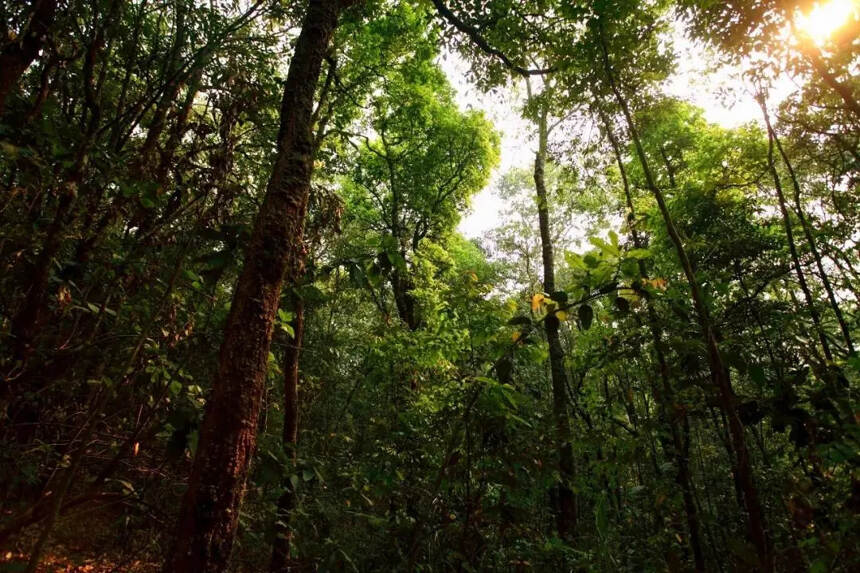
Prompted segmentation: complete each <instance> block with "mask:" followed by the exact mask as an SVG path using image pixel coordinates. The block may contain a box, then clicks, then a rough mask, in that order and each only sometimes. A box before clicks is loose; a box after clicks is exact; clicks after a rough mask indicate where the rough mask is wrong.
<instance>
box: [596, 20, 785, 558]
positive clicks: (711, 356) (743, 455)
mask: <svg viewBox="0 0 860 573" xmlns="http://www.w3.org/2000/svg"><path fill="white" fill-rule="evenodd" d="M598 26H599V30H598V41H599V43H600V48H601V51H602V56H603V67H604V71H605V73H606V80H607V83H608V84H609V88H610V89H611V91H612V93H613V95H614V96H615V99H616V102H617V103H618V105H619V107H620V108H621V112H622V114H623V115H624V120H625V123H626V124H627V129H628V132H629V134H630V138H631V139H632V140H633V146H634V148H635V150H636V155H637V157H638V159H639V162H640V164H641V165H642V171H643V173H644V175H645V181H646V185H647V186H648V189H649V190H650V191H651V193H652V194H653V195H654V199H655V200H656V202H657V207H658V208H659V210H660V215H661V216H662V218H663V223H664V225H665V226H666V231H667V233H668V235H669V238H670V240H671V241H672V244H673V245H674V247H675V251H676V253H677V255H678V259H679V260H680V263H681V268H682V269H683V271H684V275H685V277H686V279H687V283H688V285H689V287H690V298H691V299H692V301H693V307H694V309H695V312H696V319H697V322H698V324H699V328H700V330H701V333H702V338H703V339H704V343H705V349H706V353H707V359H708V366H709V369H710V374H711V380H712V382H713V383H714V386H715V387H716V389H717V395H718V398H719V403H720V407H721V409H722V411H723V412H724V413H725V415H726V418H727V420H728V427H729V433H730V435H731V443H732V449H733V452H734V457H735V461H736V464H735V469H736V478H737V481H738V483H739V486H740V489H741V491H742V493H743V496H742V497H743V506H744V509H745V510H746V514H747V519H746V523H747V534H748V535H749V538H750V540H751V541H752V542H753V545H755V548H756V552H757V554H758V558H759V562H760V566H761V568H762V569H763V570H764V571H772V570H773V552H772V547H771V542H770V539H769V536H768V534H767V525H766V523H765V518H764V512H763V510H762V507H761V503H760V502H759V499H758V489H757V487H756V485H755V480H754V478H753V471H752V463H751V461H750V454H749V449H748V448H747V444H746V437H745V436H744V426H743V423H742V422H741V419H740V416H739V414H738V408H737V397H736V396H735V394H734V391H733V390H732V385H731V378H730V376H729V370H728V367H727V366H726V365H725V364H724V362H723V357H722V354H721V353H720V348H719V343H718V342H717V334H716V332H715V330H714V326H713V322H712V320H711V316H710V312H709V310H708V307H707V304H706V303H705V298H704V296H703V294H702V291H701V287H700V286H699V281H698V279H697V278H696V273H695V271H694V269H693V264H692V262H691V261H690V258H689V256H688V255H687V251H686V249H685V248H684V243H683V241H682V239H681V235H680V234H679V233H678V229H677V228H676V227H675V222H674V221H673V219H672V215H671V213H670V212H669V207H668V205H667V204H666V199H665V197H664V196H663V192H662V190H661V189H660V187H659V186H658V185H657V183H656V181H655V179H654V175H653V173H652V171H651V168H650V165H649V163H648V158H647V157H646V155H645V149H644V148H643V147H642V142H641V140H640V139H639V133H638V131H637V129H636V125H635V123H634V122H633V115H632V114H631V112H630V108H629V106H628V105H627V100H626V99H625V98H624V96H623V95H622V93H621V91H620V89H619V88H618V85H617V83H616V80H615V76H614V74H613V71H612V65H611V63H610V60H609V50H608V48H607V46H606V38H605V35H604V31H603V26H602V23H599V24H598Z"/></svg>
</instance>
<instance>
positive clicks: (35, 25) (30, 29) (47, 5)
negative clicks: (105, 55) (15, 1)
mask: <svg viewBox="0 0 860 573" xmlns="http://www.w3.org/2000/svg"><path fill="white" fill-rule="evenodd" d="M31 4H32V10H31V12H32V17H31V19H30V21H29V24H28V25H27V26H26V29H25V30H24V31H23V33H22V34H21V35H20V39H16V40H15V41H13V42H9V43H8V44H7V45H6V47H5V48H3V51H2V52H0V114H2V113H3V109H4V107H5V104H6V98H7V97H8V95H9V94H10V93H11V92H12V90H14V89H15V87H16V86H17V85H18V80H19V79H20V78H21V76H22V75H23V74H24V72H25V71H26V70H27V68H28V67H30V64H31V63H32V62H33V60H35V59H36V57H37V56H38V55H39V50H41V49H42V46H43V45H44V44H45V38H46V36H47V35H48V34H49V32H50V29H51V26H52V25H53V23H54V17H55V15H56V12H57V0H32V2H31Z"/></svg>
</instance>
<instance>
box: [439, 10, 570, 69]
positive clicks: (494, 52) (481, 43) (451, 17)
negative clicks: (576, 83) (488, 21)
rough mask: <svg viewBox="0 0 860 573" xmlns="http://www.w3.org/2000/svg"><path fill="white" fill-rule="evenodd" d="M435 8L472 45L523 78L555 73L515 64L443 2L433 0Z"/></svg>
mask: <svg viewBox="0 0 860 573" xmlns="http://www.w3.org/2000/svg"><path fill="white" fill-rule="evenodd" d="M432 2H433V6H435V7H436V10H437V11H438V12H439V15H440V16H442V18H444V19H445V20H447V21H448V23H449V24H451V25H452V26H454V28H456V29H457V30H459V31H460V32H463V33H464V34H466V36H468V37H469V39H470V40H472V43H474V44H475V45H476V46H478V48H480V49H481V51H483V52H484V53H486V54H487V55H490V56H493V57H495V58H498V59H499V60H500V61H501V62H502V63H503V64H504V65H505V67H506V68H508V69H509V70H511V71H512V72H515V73H516V74H518V75H521V76H526V77H528V76H539V75H544V74H549V73H552V72H554V71H555V69H554V68H544V69H529V68H525V67H523V66H520V65H518V64H515V63H514V62H513V61H512V60H511V59H510V58H509V57H508V56H507V55H506V54H505V53H504V52H502V51H501V50H499V49H497V48H494V47H492V46H491V45H490V44H489V42H487V40H485V39H484V37H483V36H481V33H480V32H478V30H476V29H475V28H473V27H472V26H469V25H468V24H466V23H465V22H464V21H463V20H461V19H460V18H458V17H457V15H456V14H454V13H453V12H452V11H451V10H450V9H449V8H448V7H447V6H446V5H445V4H444V2H442V0H432Z"/></svg>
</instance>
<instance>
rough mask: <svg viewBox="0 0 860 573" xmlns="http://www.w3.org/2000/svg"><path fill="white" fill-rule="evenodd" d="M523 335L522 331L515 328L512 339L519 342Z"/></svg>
mask: <svg viewBox="0 0 860 573" xmlns="http://www.w3.org/2000/svg"><path fill="white" fill-rule="evenodd" d="M522 335H523V333H522V332H520V331H519V330H515V331H514V333H513V334H512V335H511V340H513V341H514V342H518V341H519V339H520V337H521V336H522Z"/></svg>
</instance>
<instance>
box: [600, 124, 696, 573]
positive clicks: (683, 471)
mask: <svg viewBox="0 0 860 573" xmlns="http://www.w3.org/2000/svg"><path fill="white" fill-rule="evenodd" d="M597 109H598V114H599V115H600V118H601V120H602V122H603V126H604V129H605V130H606V134H607V138H608V139H609V143H610V145H611V146H612V152H613V154H614V155H615V161H616V163H617V165H618V169H619V170H620V172H621V182H622V184H623V187H624V199H625V202H626V203H627V211H628V212H627V216H628V222H629V223H630V235H631V238H632V240H633V246H634V247H636V248H637V249H641V248H644V247H645V243H644V241H643V240H642V238H641V236H640V235H639V233H638V231H637V230H636V226H635V221H636V210H635V208H634V206H633V197H632V194H631V193H630V184H629V182H628V180H627V170H626V169H625V168H624V162H623V161H622V158H621V146H620V144H619V142H618V139H617V138H616V137H615V133H614V132H613V131H612V124H611V123H610V122H609V118H608V117H607V116H606V113H605V112H604V111H603V110H602V109H600V107H598V108H597ZM660 151H661V154H663V158H664V161H666V168H667V170H668V171H669V177H670V182H671V185H672V186H673V187H674V185H675V178H674V172H673V170H672V169H671V165H670V164H669V160H668V157H666V155H665V153H664V152H663V149H662V148H661V150H660ZM638 263H639V274H640V275H642V278H643V279H647V278H648V273H647V269H646V268H645V262H644V261H642V260H641V259H639V260H638ZM647 306H648V329H649V331H650V333H651V341H652V344H653V345H654V355H655V356H656V358H657V365H658V370H659V372H660V381H661V383H662V386H663V387H662V390H658V389H657V388H656V387H654V394H655V396H654V397H655V400H656V401H657V404H658V407H659V408H660V413H661V417H662V418H664V422H665V423H667V424H668V426H669V430H670V434H671V436H672V444H671V451H672V455H673V458H674V460H675V464H676V465H677V473H676V474H675V481H676V483H677V484H678V485H679V486H680V487H681V492H682V493H683V499H684V511H685V513H686V516H687V527H688V529H689V530H690V537H689V541H690V550H691V551H692V553H693V562H694V564H695V568H696V571H697V572H698V571H704V570H705V556H704V552H703V551H702V540H701V531H700V527H699V516H698V511H697V510H696V504H695V501H694V499H693V482H692V477H691V474H690V462H689V438H687V439H686V440H685V439H684V438H683V437H682V435H681V432H680V431H679V428H678V425H679V422H680V423H681V424H683V426H684V427H685V428H686V432H685V433H684V436H688V435H689V424H690V422H689V419H688V417H687V412H686V409H685V408H684V407H683V406H682V405H675V404H674V392H673V390H672V384H671V381H670V378H669V364H668V361H667V360H666V349H665V348H664V344H663V341H662V337H661V332H660V327H659V323H658V320H657V313H656V311H655V310H654V306H653V305H652V304H651V303H650V301H649V302H648V303H647ZM667 405H669V406H672V408H673V411H671V412H667Z"/></svg>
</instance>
